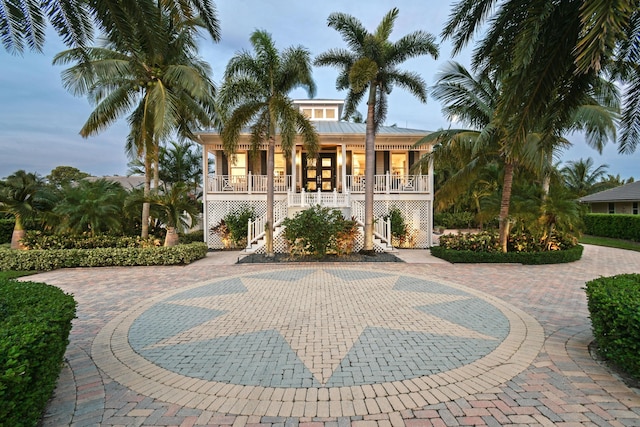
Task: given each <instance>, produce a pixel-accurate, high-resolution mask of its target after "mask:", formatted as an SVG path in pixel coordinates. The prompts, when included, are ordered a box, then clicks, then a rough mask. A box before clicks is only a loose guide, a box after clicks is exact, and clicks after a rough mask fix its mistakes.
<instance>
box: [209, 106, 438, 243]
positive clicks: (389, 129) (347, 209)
mask: <svg viewBox="0 0 640 427" xmlns="http://www.w3.org/2000/svg"><path fill="white" fill-rule="evenodd" d="M294 102H295V104H296V105H297V106H298V107H299V108H300V110H301V111H302V112H303V113H304V114H305V115H307V116H308V117H309V118H310V119H311V120H312V122H313V123H314V125H315V126H316V129H317V132H318V135H319V149H318V153H317V155H316V156H315V157H314V158H310V157H309V156H307V152H306V150H305V149H304V148H303V144H302V141H301V140H300V141H299V142H298V143H297V144H296V145H295V147H294V148H293V149H292V151H291V152H290V153H288V154H289V155H288V156H286V155H285V153H283V152H282V150H281V148H280V146H279V141H278V138H276V154H275V171H274V177H272V178H270V177H268V176H267V175H266V150H267V146H266V144H264V146H262V147H260V149H259V151H258V153H257V154H251V152H250V150H251V144H250V141H249V134H248V133H247V134H241V136H240V140H239V144H238V150H237V153H236V155H235V156H233V158H230V157H228V156H226V155H225V153H224V150H223V144H222V138H221V136H220V134H218V133H215V132H201V133H199V134H198V139H199V141H198V142H199V143H200V144H202V146H203V170H205V171H207V170H209V165H208V163H209V158H210V157H213V158H214V159H215V165H216V167H215V173H214V174H210V175H208V176H206V178H205V182H204V189H205V190H204V192H203V193H204V194H203V203H204V224H205V239H206V241H207V243H208V245H209V247H210V248H213V249H221V248H223V247H224V246H225V243H224V242H223V241H222V238H221V236H219V235H218V234H216V233H215V232H214V231H212V228H214V227H215V226H216V225H218V224H219V223H220V221H221V220H222V219H223V218H224V217H225V216H226V215H227V214H229V213H231V212H234V211H235V210H237V209H240V208H241V207H243V206H249V207H252V208H253V209H254V211H255V213H256V215H257V217H258V218H257V220H256V221H255V223H252V224H250V230H249V236H248V243H247V251H249V252H256V253H260V252H263V251H264V242H263V234H264V233H263V231H264V215H265V213H266V191H267V180H268V179H274V180H275V198H274V217H275V218H274V225H275V231H274V250H275V251H276V252H286V251H287V246H286V243H285V241H284V239H283V237H282V231H283V229H282V226H281V223H282V221H283V220H284V219H285V218H286V217H291V216H293V215H295V213H297V212H299V211H300V210H302V209H305V208H306V207H309V206H313V205H316V204H319V205H322V206H327V207H333V208H337V209H340V210H342V211H343V214H344V215H345V217H347V218H350V217H352V218H354V219H355V220H356V221H357V222H358V223H359V224H360V225H362V224H364V189H365V186H366V185H367V183H366V182H365V179H364V173H365V169H364V168H365V126H366V125H365V124H364V123H351V122H344V121H340V120H339V117H340V116H341V113H342V105H343V101H341V100H297V101H294ZM428 133H429V132H428V131H424V130H416V129H405V128H399V127H396V126H381V127H380V129H379V131H378V133H377V134H376V162H375V163H376V164H375V182H374V183H373V185H374V192H375V196H374V215H375V218H376V222H375V224H376V227H375V228H376V232H375V239H374V242H375V248H376V250H377V251H386V250H390V249H391V241H390V235H389V234H390V232H389V224H387V223H385V222H384V221H383V217H384V216H385V215H386V214H387V213H388V212H389V211H390V210H391V209H393V208H397V209H399V210H400V211H401V212H402V215H403V218H404V220H405V224H406V225H407V226H408V238H407V239H406V242H405V245H406V246H409V247H415V248H428V247H430V246H431V243H432V240H431V239H432V237H431V236H432V233H431V230H432V226H433V220H432V219H433V168H432V166H429V167H428V168H422V171H421V170H417V171H415V170H414V169H412V168H411V166H413V165H414V164H415V163H416V162H417V161H418V160H419V159H420V158H421V157H422V156H423V155H424V154H426V153H427V152H428V151H429V150H430V147H421V148H420V149H416V148H414V144H415V143H416V141H418V140H419V139H420V138H422V137H424V136H425V135H427V134H428ZM363 243H364V238H363V236H362V233H361V234H360V238H359V239H358V241H357V244H356V250H359V249H360V248H361V247H362V245H363Z"/></svg>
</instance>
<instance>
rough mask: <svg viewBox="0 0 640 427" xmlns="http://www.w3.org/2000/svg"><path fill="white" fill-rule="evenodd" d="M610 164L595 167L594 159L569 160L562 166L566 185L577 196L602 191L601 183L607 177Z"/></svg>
mask: <svg viewBox="0 0 640 427" xmlns="http://www.w3.org/2000/svg"><path fill="white" fill-rule="evenodd" d="M608 168H609V165H606V164H605V165H599V166H598V167H595V164H594V163H593V159H592V158H591V157H588V158H586V159H579V160H575V161H570V162H567V165H566V166H565V167H563V168H562V170H561V172H562V176H563V177H564V182H565V186H566V187H567V189H569V191H571V193H573V195H574V196H575V197H583V196H586V195H588V194H591V193H595V192H597V191H600V189H601V188H600V186H599V183H600V182H601V181H602V180H603V179H604V178H606V176H607V169H608Z"/></svg>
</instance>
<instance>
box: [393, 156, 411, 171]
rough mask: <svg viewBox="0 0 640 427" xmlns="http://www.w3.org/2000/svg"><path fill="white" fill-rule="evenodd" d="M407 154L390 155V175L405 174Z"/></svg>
mask: <svg viewBox="0 0 640 427" xmlns="http://www.w3.org/2000/svg"><path fill="white" fill-rule="evenodd" d="M406 165H407V153H391V175H404V174H405V173H406V169H405V167H406Z"/></svg>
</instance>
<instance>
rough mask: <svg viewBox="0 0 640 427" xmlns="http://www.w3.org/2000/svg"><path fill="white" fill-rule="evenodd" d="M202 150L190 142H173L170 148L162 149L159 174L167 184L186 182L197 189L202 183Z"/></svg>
mask: <svg viewBox="0 0 640 427" xmlns="http://www.w3.org/2000/svg"><path fill="white" fill-rule="evenodd" d="M201 151H202V149H201V148H195V149H194V146H193V144H191V143H190V142H188V141H185V142H183V143H179V142H175V141H171V142H170V146H169V147H167V146H162V147H160V163H159V173H160V179H161V180H162V181H163V182H165V183H176V182H184V183H185V184H188V185H190V186H191V188H193V189H195V188H196V187H197V186H198V183H199V182H201V181H200V180H199V179H200V175H201V174H202V152H201Z"/></svg>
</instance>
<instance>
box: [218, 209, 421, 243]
mask: <svg viewBox="0 0 640 427" xmlns="http://www.w3.org/2000/svg"><path fill="white" fill-rule="evenodd" d="M276 203H278V204H281V203H286V200H278V201H276ZM351 203H352V205H355V204H360V208H361V209H362V211H364V202H363V201H356V200H352V202H351ZM242 206H251V207H253V209H254V210H255V212H256V215H257V216H262V215H264V214H265V213H266V211H267V203H266V201H209V202H207V227H206V230H207V233H208V236H207V238H208V239H207V242H208V245H209V248H211V249H223V248H224V243H223V242H222V239H221V238H220V236H219V235H217V234H216V233H214V232H212V231H211V229H212V228H213V227H215V226H216V225H218V224H219V223H220V221H221V220H222V219H223V218H224V217H225V216H226V215H227V214H229V213H231V212H234V211H236V210H238V209H240V208H241V207H242ZM394 207H395V208H398V209H399V210H400V212H402V216H403V217H404V220H405V224H407V227H408V229H409V238H408V239H407V240H406V241H405V242H404V243H403V244H402V245H399V243H400V242H394V246H395V247H398V246H400V247H412V248H428V247H430V246H431V229H432V224H433V221H432V217H431V212H432V206H431V202H430V201H428V200H394V201H383V200H376V201H374V205H373V212H374V216H375V217H376V218H378V217H382V216H384V215H386V214H388V213H389V211H390V210H391V209H392V208H394ZM352 210H353V211H355V210H356V209H355V207H354V208H353V209H352ZM363 247H364V236H363V234H362V232H360V234H359V235H358V238H357V240H356V245H355V248H354V250H355V251H359V250H360V249H362V248H363ZM261 250H262V251H264V249H261ZM274 251H275V252H277V253H286V252H287V251H288V248H287V244H286V241H285V240H284V236H283V234H282V233H279V230H278V229H276V232H275V239H274ZM258 253H260V250H258Z"/></svg>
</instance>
